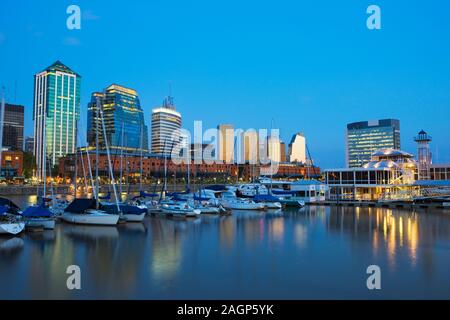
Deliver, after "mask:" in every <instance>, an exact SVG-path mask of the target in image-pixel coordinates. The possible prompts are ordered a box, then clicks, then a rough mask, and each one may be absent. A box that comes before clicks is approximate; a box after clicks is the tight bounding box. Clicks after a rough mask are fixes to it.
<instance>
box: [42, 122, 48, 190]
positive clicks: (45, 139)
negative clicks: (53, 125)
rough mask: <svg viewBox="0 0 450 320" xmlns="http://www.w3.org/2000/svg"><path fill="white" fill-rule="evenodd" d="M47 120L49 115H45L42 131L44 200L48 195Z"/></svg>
mask: <svg viewBox="0 0 450 320" xmlns="http://www.w3.org/2000/svg"><path fill="white" fill-rule="evenodd" d="M46 120H47V115H44V125H43V129H42V140H43V143H42V161H41V163H43V164H44V166H43V167H42V165H41V167H42V168H43V169H42V178H43V179H44V189H43V190H44V194H43V195H42V197H43V198H45V196H46V195H47V130H46V123H45V122H46Z"/></svg>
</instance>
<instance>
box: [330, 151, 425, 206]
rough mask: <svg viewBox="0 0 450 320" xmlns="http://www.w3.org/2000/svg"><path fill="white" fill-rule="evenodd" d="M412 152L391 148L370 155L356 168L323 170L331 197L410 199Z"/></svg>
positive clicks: (413, 174)
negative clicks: (368, 158)
mask: <svg viewBox="0 0 450 320" xmlns="http://www.w3.org/2000/svg"><path fill="white" fill-rule="evenodd" d="M413 157H414V156H413V155H411V154H409V153H406V152H404V151H401V150H396V149H392V148H386V149H381V150H378V151H376V152H374V153H373V154H372V157H371V159H370V161H369V162H367V163H365V164H364V165H363V166H361V167H359V168H343V169H328V170H325V178H326V180H325V181H326V183H327V184H328V186H329V188H330V199H332V200H370V201H378V200H394V199H396V198H398V199H406V198H409V199H411V198H412V196H413V192H414V190H415V189H416V187H415V186H414V183H415V180H416V178H417V163H416V161H415V160H414V159H413Z"/></svg>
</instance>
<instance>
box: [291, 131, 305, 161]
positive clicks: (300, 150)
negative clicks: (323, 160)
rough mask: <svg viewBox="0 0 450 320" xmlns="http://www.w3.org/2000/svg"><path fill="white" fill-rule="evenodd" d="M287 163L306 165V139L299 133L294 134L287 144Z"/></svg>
mask: <svg viewBox="0 0 450 320" xmlns="http://www.w3.org/2000/svg"><path fill="white" fill-rule="evenodd" d="M289 162H300V163H306V138H305V136H304V135H303V134H301V133H296V134H294V135H293V136H292V139H291V142H290V143H289Z"/></svg>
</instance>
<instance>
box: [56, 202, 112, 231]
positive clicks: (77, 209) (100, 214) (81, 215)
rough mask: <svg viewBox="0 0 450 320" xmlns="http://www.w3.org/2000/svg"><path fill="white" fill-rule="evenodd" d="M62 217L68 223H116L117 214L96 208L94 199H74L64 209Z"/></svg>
mask: <svg viewBox="0 0 450 320" xmlns="http://www.w3.org/2000/svg"><path fill="white" fill-rule="evenodd" d="M61 217H62V219H63V220H64V221H66V222H69V223H75V224H90V225H116V224H117V222H118V221H119V215H118V214H109V213H107V212H105V211H103V210H98V209H96V200H95V199H75V200H73V201H72V203H70V204H69V206H68V207H67V208H66V209H65V210H64V213H63V214H62V216H61Z"/></svg>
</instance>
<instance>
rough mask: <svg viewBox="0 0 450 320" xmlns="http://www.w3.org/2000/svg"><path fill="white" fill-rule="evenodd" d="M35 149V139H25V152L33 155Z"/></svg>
mask: <svg viewBox="0 0 450 320" xmlns="http://www.w3.org/2000/svg"><path fill="white" fill-rule="evenodd" d="M33 148H34V137H26V138H25V147H24V149H23V150H24V151H25V152H31V153H33Z"/></svg>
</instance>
